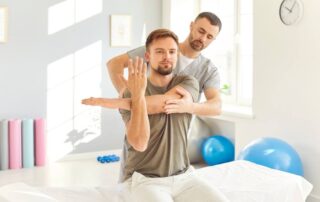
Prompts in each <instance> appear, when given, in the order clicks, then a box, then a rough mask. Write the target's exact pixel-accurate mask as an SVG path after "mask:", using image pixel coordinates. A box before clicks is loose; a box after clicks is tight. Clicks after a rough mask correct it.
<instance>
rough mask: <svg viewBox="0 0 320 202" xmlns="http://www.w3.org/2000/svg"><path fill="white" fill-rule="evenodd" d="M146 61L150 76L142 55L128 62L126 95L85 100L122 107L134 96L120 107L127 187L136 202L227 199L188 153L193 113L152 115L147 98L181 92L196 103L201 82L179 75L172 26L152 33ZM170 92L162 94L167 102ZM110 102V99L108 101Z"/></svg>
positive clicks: (122, 169) (124, 173)
mask: <svg viewBox="0 0 320 202" xmlns="http://www.w3.org/2000/svg"><path fill="white" fill-rule="evenodd" d="M146 48H147V52H146V59H147V61H148V63H149V66H150V75H149V77H148V80H147V79H146V65H145V64H144V65H143V64H142V59H137V60H136V61H135V62H134V63H133V62H132V60H130V61H129V66H128V67H129V72H128V81H125V83H126V86H127V90H126V91H125V92H124V94H123V97H124V98H122V99H121V98H119V99H116V102H111V101H110V100H107V99H102V100H101V99H99V98H89V99H85V100H83V104H90V105H99V106H106V107H111V108H117V107H119V106H122V105H121V104H120V103H121V102H122V101H125V102H126V101H128V100H130V111H129V110H123V109H122V110H120V112H121V115H122V118H123V120H124V122H125V124H126V136H125V140H124V147H123V159H122V167H121V174H122V175H121V178H120V181H121V182H123V183H124V184H126V185H128V187H130V188H129V190H130V195H131V200H132V201H137V202H150V201H152V202H158V201H159V202H163V201H176V202H180V201H181V202H188V201H190V202H191V201H192V202H193V201H199V199H200V201H228V200H227V199H226V198H225V196H224V195H222V194H221V192H219V191H218V190H217V189H215V188H214V187H213V186H212V185H210V184H209V183H208V182H206V181H205V180H204V179H201V178H200V177H198V176H196V175H195V174H194V172H193V171H192V167H191V166H190V161H189V157H188V153H187V145H188V144H187V132H188V128H189V124H190V121H191V116H192V115H191V114H189V113H174V114H168V113H163V112H162V113H159V114H153V115H148V114H147V103H146V99H147V98H146V97H148V96H149V97H150V96H157V95H162V94H165V93H168V92H171V91H173V92H172V93H174V92H175V91H181V90H182V89H183V90H184V92H185V93H186V94H188V97H189V98H191V99H192V101H195V100H197V99H198V96H199V85H198V82H197V80H196V79H195V78H193V77H190V76H186V75H184V76H175V75H174V74H173V69H174V68H175V67H176V62H177V57H178V39H177V37H176V35H175V34H174V33H173V32H171V31H170V30H166V29H159V30H155V31H153V32H152V33H151V34H150V35H149V36H148V38H147V42H146ZM164 97H165V96H160V97H158V98H159V100H158V102H159V103H163V102H164V101H165V100H164V99H163V98H164ZM109 101H110V102H109Z"/></svg>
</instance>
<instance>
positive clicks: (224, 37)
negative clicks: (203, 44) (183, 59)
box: [163, 0, 253, 107]
mask: <svg viewBox="0 0 320 202" xmlns="http://www.w3.org/2000/svg"><path fill="white" fill-rule="evenodd" d="M252 4H253V1H252V0H242V1H238V0H183V1H182V0H164V9H163V10H164V26H166V27H169V28H171V29H172V30H173V31H174V32H176V33H177V34H178V36H179V37H180V41H183V40H184V39H185V38H186V37H187V35H188V33H189V23H190V22H191V21H193V20H194V18H195V17H196V16H197V14H198V13H199V12H202V11H210V12H213V13H215V14H216V15H217V16H219V18H220V19H221V21H222V30H221V33H220V34H219V36H218V37H217V39H216V40H215V41H214V42H213V43H212V44H211V45H210V46H209V47H208V48H206V49H205V50H204V51H203V55H204V56H206V57H208V58H210V59H211V61H212V62H213V63H214V64H215V65H216V66H217V67H218V69H219V73H220V78H221V92H222V93H221V94H222V99H223V102H224V103H226V104H231V105H237V106H246V107H250V106H251V102H252V74H253V72H252V66H253V62H252V61H253V51H252V49H253V48H252V46H253V44H252V40H253V35H252V24H253V20H252V18H253V12H252ZM166 6H167V7H166ZM168 6H169V7H168ZM165 8H169V9H165ZM174 11H175V12H174ZM176 11H181V12H183V13H181V12H176ZM166 19H169V23H166V22H168V20H166ZM182 36H183V38H182Z"/></svg>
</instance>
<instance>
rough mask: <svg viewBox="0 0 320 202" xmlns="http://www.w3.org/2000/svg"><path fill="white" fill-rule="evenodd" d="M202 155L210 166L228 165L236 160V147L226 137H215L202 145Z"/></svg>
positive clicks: (209, 138) (211, 137)
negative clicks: (227, 163)
mask: <svg viewBox="0 0 320 202" xmlns="http://www.w3.org/2000/svg"><path fill="white" fill-rule="evenodd" d="M201 154H202V157H203V160H204V161H205V162H206V164H208V165H210V166H212V165H217V164H221V163H226V162H229V161H233V160H234V145H233V143H232V142H231V141H230V140H229V139H228V138H226V137H224V136H221V135H213V136H210V137H208V138H207V139H205V140H204V142H203V143H202V146H201Z"/></svg>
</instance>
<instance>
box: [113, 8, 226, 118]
mask: <svg viewBox="0 0 320 202" xmlns="http://www.w3.org/2000/svg"><path fill="white" fill-rule="evenodd" d="M221 27H222V23H221V21H220V19H219V17H218V16H216V15H215V14H214V13H211V12H202V13H200V14H199V15H198V16H197V17H196V18H195V20H194V21H193V22H191V24H190V33H189V35H188V37H187V38H186V39H185V40H184V41H183V42H182V43H180V44H179V49H180V52H179V60H178V63H177V68H175V70H174V74H176V75H191V76H194V77H195V78H196V79H197V80H198V82H199V87H200V88H199V91H200V93H202V92H204V94H205V97H206V99H207V100H206V101H204V102H202V103H198V100H195V101H194V102H189V101H187V100H188V99H184V98H185V97H186V95H185V94H184V93H183V92H180V94H181V95H182V99H172V100H168V101H167V103H166V106H165V110H166V113H190V114H196V115H210V116H215V115H219V114H220V113H221V99H220V93H219V89H220V78H219V73H218V69H217V67H216V66H215V65H214V64H213V63H212V62H211V61H210V60H209V59H208V58H206V57H204V56H202V55H201V51H202V50H203V49H205V48H206V47H208V46H209V45H210V44H211V43H212V42H213V41H214V40H215V39H216V37H217V36H218V34H219V33H220V31H221ZM145 51H146V49H145V47H140V48H137V49H134V50H131V51H129V52H127V53H124V54H122V55H119V56H116V57H114V58H112V59H111V60H109V61H108V62H107V66H108V71H109V76H110V78H111V80H112V83H113V85H114V86H115V88H116V89H117V91H118V92H119V93H120V95H121V94H122V92H123V89H125V85H124V83H123V82H122V79H121V78H122V75H123V70H124V68H126V67H127V65H128V60H129V58H131V59H134V58H135V57H136V56H139V57H144V54H145ZM150 104H153V103H150Z"/></svg>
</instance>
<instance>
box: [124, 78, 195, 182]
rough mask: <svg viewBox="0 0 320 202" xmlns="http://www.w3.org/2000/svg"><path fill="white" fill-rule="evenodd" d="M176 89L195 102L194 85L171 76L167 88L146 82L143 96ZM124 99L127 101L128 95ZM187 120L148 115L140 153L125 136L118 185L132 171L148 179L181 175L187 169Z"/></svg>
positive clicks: (184, 116) (183, 115)
mask: <svg viewBox="0 0 320 202" xmlns="http://www.w3.org/2000/svg"><path fill="white" fill-rule="evenodd" d="M177 85H179V86H181V87H183V88H184V89H185V90H187V91H188V92H189V93H190V94H191V96H192V98H193V100H194V101H195V100H197V99H198V96H199V86H198V82H197V80H196V79H195V78H193V77H190V76H175V77H174V78H173V79H172V80H171V82H170V83H169V85H168V86H167V87H157V86H154V85H152V84H151V82H149V81H148V84H147V89H146V93H145V95H146V96H149V95H156V94H164V93H166V92H167V91H168V90H170V89H171V88H173V87H174V86H177ZM124 97H130V93H129V91H126V92H125V93H124ZM120 113H121V115H122V118H123V120H124V122H128V121H129V120H130V115H131V113H130V111H128V110H120ZM191 116H192V115H191V114H188V113H180V114H179V113H177V114H169V115H168V114H165V113H160V114H154V115H149V123H150V139H149V142H148V147H147V149H146V150H145V151H144V152H139V151H136V150H135V149H134V148H133V147H132V146H131V145H130V144H129V143H128V141H127V136H125V139H124V146H123V158H122V162H121V163H122V165H121V175H120V181H121V182H123V181H125V180H127V179H128V178H130V177H131V175H132V174H133V173H134V172H135V171H136V172H139V173H141V174H143V175H145V176H148V177H168V176H172V175H177V174H180V173H184V172H185V171H186V170H187V169H188V168H189V166H190V162H189V156H188V151H187V145H188V142H187V132H188V129H189V125H190V121H191Z"/></svg>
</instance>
